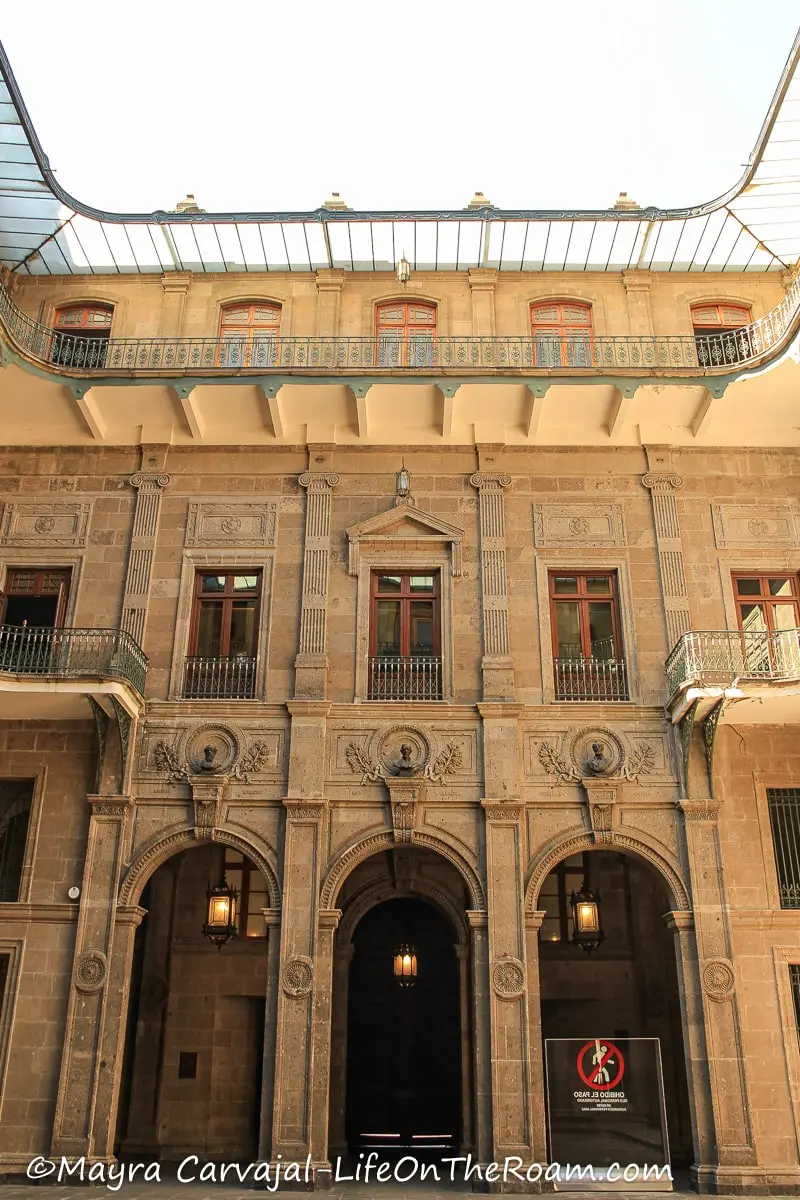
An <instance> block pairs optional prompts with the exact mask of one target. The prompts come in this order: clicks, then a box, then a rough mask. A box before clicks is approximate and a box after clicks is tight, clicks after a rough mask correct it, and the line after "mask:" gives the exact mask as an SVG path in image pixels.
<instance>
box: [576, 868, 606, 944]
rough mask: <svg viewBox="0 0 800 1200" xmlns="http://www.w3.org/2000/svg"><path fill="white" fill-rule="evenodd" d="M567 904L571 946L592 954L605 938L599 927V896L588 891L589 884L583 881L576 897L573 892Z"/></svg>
mask: <svg viewBox="0 0 800 1200" xmlns="http://www.w3.org/2000/svg"><path fill="white" fill-rule="evenodd" d="M569 902H570V905H571V907H572V922H573V930H572V944H573V946H580V948H581V950H585V951H586V953H587V954H592V953H593V952H594V951H595V950H596V949H597V947H598V946H599V945H600V943H601V942H603V941H605V936H606V935H605V933H604V932H603V929H602V926H601V925H600V896H599V895H598V894H597V893H595V892H592V891H591V890H590V889H589V882H588V880H586V879H584V881H583V886H582V887H581V890H580V891H579V892H578V893H577V895H576V894H575V892H573V893H572V895H571V896H570V898H569Z"/></svg>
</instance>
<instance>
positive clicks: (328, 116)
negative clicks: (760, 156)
mask: <svg viewBox="0 0 800 1200" xmlns="http://www.w3.org/2000/svg"><path fill="white" fill-rule="evenodd" d="M798 20H800V8H798V4H797V0H760V2H759V3H758V4H755V3H754V2H753V0H660V2H658V0H656V2H653V0H649V2H648V0H556V3H553V2H552V0H547V3H545V2H544V0H482V2H481V3H474V2H473V0H424V2H423V0H406V2H405V3H397V2H395V3H393V4H389V3H387V0H383V2H382V3H381V2H380V0H305V3H299V2H298V0H261V2H259V0H238V3H233V2H232V0H228V2H227V3H225V2H222V0H215V2H214V3H213V5H212V4H211V3H209V0H180V2H178V0H160V3H159V2H157V0H136V3H135V4H123V3H121V2H120V0H101V2H99V3H98V2H97V0H82V2H81V3H80V4H75V5H69V6H68V5H66V4H65V3H64V0H33V2H30V3H28V4H26V5H23V4H11V3H10V2H9V3H7V4H6V5H5V6H4V7H3V14H2V18H0V39H1V40H2V41H3V43H4V45H5V48H6V52H7V54H8V56H9V59H10V61H11V66H12V69H13V70H14V73H15V75H16V77H17V82H18V83H19V86H20V89H21V91H22V95H23V97H24V99H25V101H26V103H27V106H28V110H29V112H30V114H31V117H32V120H33V123H34V127H35V128H36V130H37V132H38V134H39V137H40V139H41V142H42V145H43V146H44V149H45V152H46V153H47V154H48V156H49V158H50V163H51V165H52V166H53V168H54V169H55V170H56V172H57V177H58V179H59V180H60V182H61V184H62V186H63V187H65V188H66V190H67V191H68V192H70V193H71V194H72V195H73V196H75V197H77V199H79V200H81V201H83V202H85V203H87V204H92V205H95V206H97V207H100V208H104V209H107V210H110V211H117V212H118V211H127V212H149V211H152V210H153V209H158V208H165V209H169V208H173V207H174V206H175V203H176V202H177V201H178V200H179V199H181V198H182V197H183V196H184V195H185V194H186V193H187V192H194V194H195V195H196V197H197V200H198V203H199V204H200V205H201V206H202V207H203V208H205V209H207V210H209V211H215V212H223V211H239V212H247V211H270V212H271V211H284V210H286V211H293V210H308V209H313V208H316V207H318V206H319V205H320V204H322V203H323V201H324V200H325V199H326V198H327V196H329V195H330V193H331V191H338V192H340V193H341V195H342V198H343V199H344V200H345V201H346V203H347V204H349V205H350V206H351V207H352V208H356V209H361V210H370V209H375V210H377V209H391V208H397V209H403V208H420V209H433V208H449V207H455V208H463V207H464V206H465V205H466V204H467V203H468V201H469V200H470V199H471V197H472V194H473V192H474V191H475V190H477V189H480V190H482V191H483V192H485V194H486V195H487V196H488V198H489V200H490V201H491V202H492V203H493V204H495V205H497V206H498V207H504V208H605V207H608V206H610V205H612V204H613V203H614V201H615V199H616V197H617V195H618V193H619V192H620V191H627V192H628V194H629V195H630V196H632V197H633V198H634V199H635V200H636V201H637V202H638V203H639V204H641V205H643V206H644V205H648V204H656V205H659V206H660V207H667V206H678V205H689V204H698V203H702V202H704V201H706V200H710V199H713V198H714V197H715V196H717V195H719V194H720V193H721V192H723V191H726V190H727V189H728V188H729V187H730V186H731V185H732V184H733V183H734V182H735V181H736V180H737V179H738V178H739V176H740V175H741V173H742V168H743V166H744V164H745V162H746V161H747V158H748V156H749V154H750V151H751V150H752V148H753V144H754V142H755V139H756V137H757V135H758V131H759V129H760V127H761V123H762V121H763V118H764V116H765V114H766V111H767V107H768V105H769V102H770V100H771V99H772V95H773V93H774V90H775V87H776V85H777V82H778V78H779V76H780V73H781V71H782V69H783V66H784V64H785V62H786V59H787V57H788V54H789V51H790V49H791V46H792V41H793V39H794V36H795V32H796V26H797V24H798Z"/></svg>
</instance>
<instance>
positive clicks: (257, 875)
mask: <svg viewBox="0 0 800 1200" xmlns="http://www.w3.org/2000/svg"><path fill="white" fill-rule="evenodd" d="M224 870H225V878H226V880H227V881H228V883H229V884H230V885H231V887H235V888H236V891H237V892H238V893H239V902H238V904H237V905H236V928H237V930H238V933H239V937H246V938H263V937H266V936H267V926H266V923H265V921H264V914H263V912H262V911H261V910H262V909H264V908H269V893H268V892H267V881H266V879H265V878H264V876H263V875H262V874H261V872H260V871H259V869H258V867H257V866H256V865H255V863H253V862H251V861H250V859H249V858H246V857H245V856H244V854H240V853H239V852H238V850H229V849H228V848H227V847H226V848H225V860H224Z"/></svg>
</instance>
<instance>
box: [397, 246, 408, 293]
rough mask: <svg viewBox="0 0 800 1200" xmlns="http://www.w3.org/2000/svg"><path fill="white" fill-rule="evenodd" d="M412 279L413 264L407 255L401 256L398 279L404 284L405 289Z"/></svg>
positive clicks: (398, 265)
mask: <svg viewBox="0 0 800 1200" xmlns="http://www.w3.org/2000/svg"><path fill="white" fill-rule="evenodd" d="M410 278H411V263H410V262H409V261H408V259H407V258H406V256H405V254H402V255H401V256H400V261H399V262H398V264H397V279H398V281H399V282H400V283H402V285H403V287H405V286H406V284H407V283H408V281H409V279H410Z"/></svg>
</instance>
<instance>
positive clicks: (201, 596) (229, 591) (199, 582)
mask: <svg viewBox="0 0 800 1200" xmlns="http://www.w3.org/2000/svg"><path fill="white" fill-rule="evenodd" d="M206 575H216V576H220V575H222V576H224V577H225V586H224V587H223V588H222V589H221V590H219V591H213V592H212V591H208V592H205V591H204V590H203V577H204V576H206ZM242 575H255V577H256V585H255V587H254V588H239V589H237V590H234V579H235V578H237V577H241V576H242ZM262 582H263V572H262V571H261V568H260V567H259V568H256V567H239V568H238V569H237V570H235V571H231V570H230V568H229V567H228V568H224V567H220V568H216V567H204V568H203V569H202V570H201V569H199V568H198V570H197V571H196V572H195V577H194V591H193V594H192V620H191V624H190V628H189V655H190V656H195V655H197V640H198V637H199V634H200V609H201V606H202V605H203V604H208V605H212V604H219V605H220V606H221V607H222V620H221V622H220V645H219V651H218V653H217V654H216V655H214V656H212V657H216V658H227V657H229V652H230V639H231V615H232V613H233V603H234V601H235V600H252V599H255V601H256V604H255V616H254V617H253V644H252V646H251V648H250V657H251V658H255V655H256V646H257V645H258V624H259V620H260V618H261V601H262Z"/></svg>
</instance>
